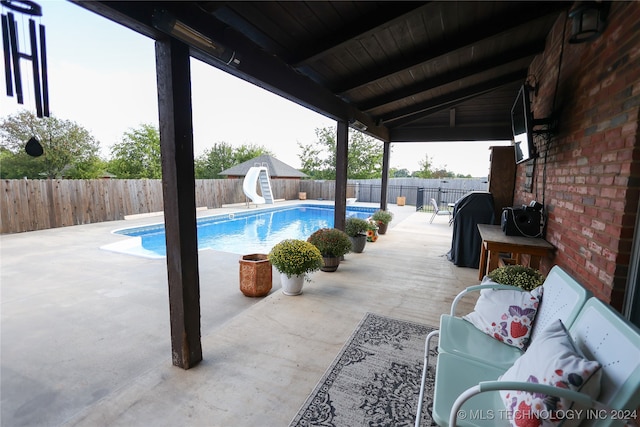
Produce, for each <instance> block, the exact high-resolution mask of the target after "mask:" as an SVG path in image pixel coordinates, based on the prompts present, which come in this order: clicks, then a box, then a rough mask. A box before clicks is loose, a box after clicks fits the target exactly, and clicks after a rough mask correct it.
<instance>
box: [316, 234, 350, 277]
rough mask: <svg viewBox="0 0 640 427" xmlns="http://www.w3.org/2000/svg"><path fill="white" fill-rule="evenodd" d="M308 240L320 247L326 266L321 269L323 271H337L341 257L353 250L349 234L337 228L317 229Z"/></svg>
mask: <svg viewBox="0 0 640 427" xmlns="http://www.w3.org/2000/svg"><path fill="white" fill-rule="evenodd" d="M307 241H308V242H309V243H311V244H312V245H314V246H315V247H316V248H318V250H319V251H320V253H321V254H322V258H323V261H324V266H323V267H322V268H321V269H320V270H322V271H329V272H333V271H336V270H337V269H338V265H340V258H341V257H342V256H343V255H344V254H346V253H347V252H349V251H350V250H351V240H349V236H347V233H345V232H344V231H342V230H338V229H337V228H321V229H319V230H316V231H315V232H314V233H313V234H312V235H311V236H309V238H308V239H307Z"/></svg>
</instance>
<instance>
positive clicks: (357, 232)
mask: <svg viewBox="0 0 640 427" xmlns="http://www.w3.org/2000/svg"><path fill="white" fill-rule="evenodd" d="M368 229H369V224H368V223H367V221H366V220H364V219H362V218H357V217H355V216H352V217H349V218H347V220H346V222H345V224H344V232H345V233H347V236H349V240H351V252H355V253H362V251H363V250H364V246H365V245H366V243H367V230H368Z"/></svg>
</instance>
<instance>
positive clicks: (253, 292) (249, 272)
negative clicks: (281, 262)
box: [240, 254, 272, 297]
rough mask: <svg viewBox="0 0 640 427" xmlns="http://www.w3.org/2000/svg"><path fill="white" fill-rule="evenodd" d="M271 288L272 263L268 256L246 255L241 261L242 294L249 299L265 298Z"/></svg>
mask: <svg viewBox="0 0 640 427" xmlns="http://www.w3.org/2000/svg"><path fill="white" fill-rule="evenodd" d="M271 286H272V272H271V263H270V262H269V259H268V258H267V255H264V254H251V255H244V256H243V257H242V258H241V259H240V292H242V293H243V294H245V295H246V296H248V297H263V296H265V295H267V294H268V293H269V291H270V290H271Z"/></svg>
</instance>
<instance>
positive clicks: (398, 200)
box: [396, 196, 407, 206]
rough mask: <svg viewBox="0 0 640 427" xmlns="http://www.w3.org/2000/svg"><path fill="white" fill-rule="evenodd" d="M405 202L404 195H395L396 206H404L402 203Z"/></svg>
mask: <svg viewBox="0 0 640 427" xmlns="http://www.w3.org/2000/svg"><path fill="white" fill-rule="evenodd" d="M406 202H407V198H406V197H405V196H398V197H396V204H397V205H398V206H404V204H405V203H406Z"/></svg>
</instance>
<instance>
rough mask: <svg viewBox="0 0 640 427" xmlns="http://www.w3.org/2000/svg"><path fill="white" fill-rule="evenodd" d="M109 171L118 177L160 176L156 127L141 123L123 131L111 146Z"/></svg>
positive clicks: (158, 141)
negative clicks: (120, 138) (119, 139)
mask: <svg viewBox="0 0 640 427" xmlns="http://www.w3.org/2000/svg"><path fill="white" fill-rule="evenodd" d="M109 172H112V173H114V174H115V175H116V176H117V177H118V178H130V179H136V178H150V179H159V178H162V164H161V162H160V133H159V132H158V129H157V128H155V127H154V126H152V125H150V124H142V125H140V127H138V128H136V129H130V130H129V131H128V132H125V133H124V134H123V137H122V141H121V142H119V143H117V144H115V145H114V146H113V147H111V161H110V162H109Z"/></svg>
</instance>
